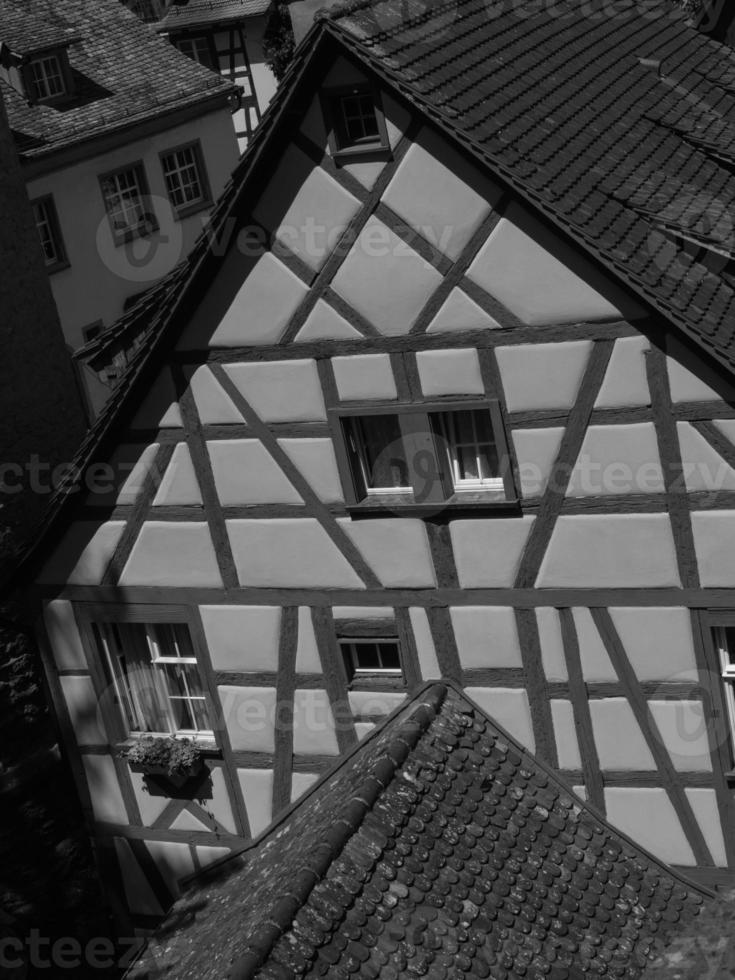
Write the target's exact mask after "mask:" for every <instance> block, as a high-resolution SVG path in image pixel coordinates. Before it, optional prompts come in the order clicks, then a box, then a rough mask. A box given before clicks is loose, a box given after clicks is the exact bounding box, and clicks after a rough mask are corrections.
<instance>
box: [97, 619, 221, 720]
mask: <svg viewBox="0 0 735 980" xmlns="http://www.w3.org/2000/svg"><path fill="white" fill-rule="evenodd" d="M92 633H93V636H94V639H95V642H96V645H97V648H98V651H99V653H100V655H101V656H102V658H103V662H104V664H105V667H106V670H107V672H108V673H109V676H110V680H111V681H112V683H113V685H114V688H115V695H116V700H117V703H118V705H119V707H120V710H121V712H122V714H123V719H124V724H125V728H126V731H127V733H128V734H131V735H142V734H155V735H186V736H189V737H192V736H203V737H210V738H211V737H212V734H213V733H212V722H211V719H210V715H209V708H208V706H207V699H206V695H205V692H204V685H203V683H202V679H201V676H200V673H199V667H198V665H197V658H196V654H195V652H194V648H193V646H192V642H191V636H190V635H189V629H188V627H187V626H186V624H185V623H127V622H126V623H122V622H104V623H101V622H97V623H93V624H92Z"/></svg>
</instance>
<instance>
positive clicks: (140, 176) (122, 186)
mask: <svg viewBox="0 0 735 980" xmlns="http://www.w3.org/2000/svg"><path fill="white" fill-rule="evenodd" d="M100 184H101V186H102V196H103V198H104V201H105V209H106V210H107V216H108V218H109V220H110V227H111V228H112V233H113V235H114V237H115V240H116V241H118V242H123V241H129V240H130V239H131V238H135V237H138V236H142V235H149V234H150V233H151V232H153V231H155V230H156V228H157V227H158V224H157V222H156V219H155V217H154V215H153V212H152V208H151V206H150V201H149V196H148V186H147V184H146V180H145V174H144V172H143V167H142V166H141V165H140V164H134V165H133V166H131V167H126V168H125V169H123V170H116V171H115V172H114V173H110V174H105V175H104V176H103V177H101V178H100Z"/></svg>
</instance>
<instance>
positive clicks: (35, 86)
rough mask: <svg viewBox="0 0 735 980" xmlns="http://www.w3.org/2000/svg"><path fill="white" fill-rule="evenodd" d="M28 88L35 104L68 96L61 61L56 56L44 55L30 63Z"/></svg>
mask: <svg viewBox="0 0 735 980" xmlns="http://www.w3.org/2000/svg"><path fill="white" fill-rule="evenodd" d="M27 71H28V75H27V78H28V86H29V89H30V93H29V94H30V96H31V98H32V99H33V100H34V102H44V101H48V100H49V99H58V98H59V96H62V95H66V82H65V79H64V71H63V68H62V67H61V60H60V59H59V57H58V56H57V55H55V54H47V55H43V56H42V57H39V58H33V59H32V60H31V61H29V62H28V68H27Z"/></svg>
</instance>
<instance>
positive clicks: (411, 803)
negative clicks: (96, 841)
mask: <svg viewBox="0 0 735 980" xmlns="http://www.w3.org/2000/svg"><path fill="white" fill-rule="evenodd" d="M702 902H703V896H702V894H701V893H700V892H699V891H698V890H697V888H696V887H695V886H694V885H692V884H690V883H688V882H687V881H686V880H685V879H683V878H681V877H680V876H679V875H677V874H676V873H674V872H672V871H671V870H670V869H668V868H666V867H665V866H664V865H662V864H661V863H660V862H659V861H657V860H656V859H655V858H653V857H652V856H651V855H649V854H647V853H645V852H643V851H642V850H641V849H640V848H638V847H637V846H636V845H635V844H634V843H633V842H632V841H630V840H629V839H627V838H625V837H624V836H622V835H621V834H620V833H619V832H617V831H616V830H615V829H614V828H612V827H611V826H610V825H609V824H607V823H606V822H605V821H604V820H603V819H602V818H601V817H600V816H599V815H597V814H596V813H595V812H594V811H592V810H591V809H589V808H588V807H587V806H586V805H585V804H584V803H583V802H582V801H581V800H579V799H578V798H577V797H575V796H574V795H573V793H572V792H571V791H570V789H569V788H568V787H567V786H566V785H565V784H564V783H563V782H562V781H561V780H560V779H559V778H558V777H557V776H556V775H555V774H554V773H552V772H551V770H549V769H547V768H546V767H545V766H543V765H542V764H541V763H540V762H539V761H538V760H536V759H535V758H534V757H533V756H532V755H530V754H529V753H528V752H526V751H525V750H524V749H523V748H522V747H521V746H520V745H519V744H518V743H516V742H515V741H514V740H513V739H512V738H510V736H509V735H508V734H507V733H506V732H505V731H503V730H502V729H501V728H500V727H499V726H497V725H496V724H495V723H494V722H493V721H492V720H491V719H490V718H489V717H488V716H487V715H486V714H484V713H483V712H482V710H481V709H480V708H478V707H477V706H476V705H475V704H474V703H473V702H471V701H470V700H469V699H468V698H467V697H466V696H465V695H464V694H463V693H462V692H461V691H460V690H459V689H458V688H456V687H454V686H453V685H452V684H451V683H449V682H439V683H435V684H432V685H429V686H427V687H425V688H424V689H422V690H421V691H420V692H419V693H418V694H417V695H416V696H415V697H414V698H413V699H412V700H411V701H410V702H409V703H408V705H407V706H404V707H403V708H401V709H400V710H399V711H397V712H396V713H394V715H393V716H391V718H390V719H388V721H387V722H386V723H384V724H383V726H382V727H381V728H380V729H379V730H377V731H376V732H374V733H373V734H372V735H371V736H370V737H369V738H368V739H366V740H365V741H364V742H363V743H361V744H360V745H359V746H358V747H357V748H356V749H355V750H353V752H352V753H351V754H350V755H348V756H347V757H346V758H345V759H343V760H342V762H341V763H340V764H339V765H338V767H337V768H336V769H335V770H333V771H332V773H331V774H327V775H326V776H325V777H323V779H322V780H321V781H320V782H319V783H317V784H316V786H315V787H314V788H312V790H311V791H310V792H308V793H307V794H306V795H305V796H304V797H303V798H302V800H301V801H299V802H298V803H297V804H296V805H294V806H292V807H291V809H290V810H288V811H286V813H285V815H283V816H281V817H280V818H279V819H278V820H277V822H276V823H275V824H274V825H273V826H272V827H271V828H270V830H268V831H266V833H265V834H264V835H263V836H262V837H261V838H260V840H259V841H258V842H256V844H255V845H254V846H252V847H250V848H248V849H247V850H245V851H243V852H242V853H241V854H239V855H238V856H236V857H234V858H230V859H227V860H226V861H224V862H222V863H220V864H219V865H218V866H216V867H214V868H213V869H210V870H208V871H206V872H205V873H204V874H203V875H201V876H199V877H197V878H195V879H193V880H192V882H191V884H190V886H189V889H188V891H187V892H186V893H185V895H184V896H183V897H182V898H181V899H180V900H179V901H178V903H177V904H176V905H175V906H174V908H173V910H172V911H171V913H170V915H169V917H168V919H167V920H166V921H165V922H164V924H163V925H162V926H161V928H160V929H159V931H158V932H157V933H156V934H155V935H154V937H153V939H152V940H151V942H150V943H149V945H148V946H147V948H146V950H145V951H144V953H143V955H142V957H141V958H140V960H139V961H138V963H137V964H136V965H135V966H134V967H133V969H132V970H131V971H130V973H129V977H130V978H131V980H132V978H135V980H143V978H151V980H152V978H154V977H155V978H172V980H173V978H176V980H195V978H196V980H215V978H217V980H224V978H230V980H287V978H288V980H296V978H315V977H329V978H330V980H334V978H340V980H342V978H344V980H347V978H348V977H361V978H363V977H364V978H378V977H380V978H384V980H397V978H406V980H408V978H410V977H422V976H424V977H427V978H430V980H446V978H450V977H451V978H458V980H459V978H485V977H492V978H494V980H505V978H506V977H528V978H534V980H542V978H551V980H564V978H572V977H582V976H583V975H584V976H586V975H595V976H604V977H621V978H623V977H626V978H635V977H638V976H639V975H640V974H641V972H642V971H643V969H644V967H645V966H646V964H647V962H648V961H649V957H650V956H651V954H652V953H655V952H656V951H658V950H660V949H661V948H663V947H665V945H666V943H667V941H668V940H669V939H670V937H671V936H672V934H673V933H675V932H676V931H677V930H679V929H681V928H683V927H686V926H687V925H688V923H689V922H690V921H691V920H692V919H693V917H694V916H695V915H696V914H697V912H698V911H699V909H700V906H701V905H702Z"/></svg>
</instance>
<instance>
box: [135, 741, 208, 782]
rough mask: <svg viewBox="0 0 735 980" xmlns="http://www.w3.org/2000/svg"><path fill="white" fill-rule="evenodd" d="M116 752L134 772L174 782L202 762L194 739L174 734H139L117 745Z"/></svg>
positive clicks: (197, 770)
mask: <svg viewBox="0 0 735 980" xmlns="http://www.w3.org/2000/svg"><path fill="white" fill-rule="evenodd" d="M119 754H120V757H121V758H123V759H127V761H128V764H129V765H130V767H131V769H133V770H134V771H137V772H145V773H148V774H149V775H160V776H166V777H167V778H168V779H171V780H172V781H174V780H175V781H177V782H182V781H185V780H186V779H189V778H191V777H192V776H195V775H196V774H197V773H198V772H200V771H201V769H202V766H203V763H204V757H203V753H202V750H201V748H200V747H199V746H198V745H197V744H196V743H195V742H193V741H192V740H191V739H190V738H176V736H175V735H170V736H168V737H163V736H157V735H143V736H141V738H137V739H135V741H134V742H131V743H130V744H128V745H123V746H121V748H120V750H119Z"/></svg>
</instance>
